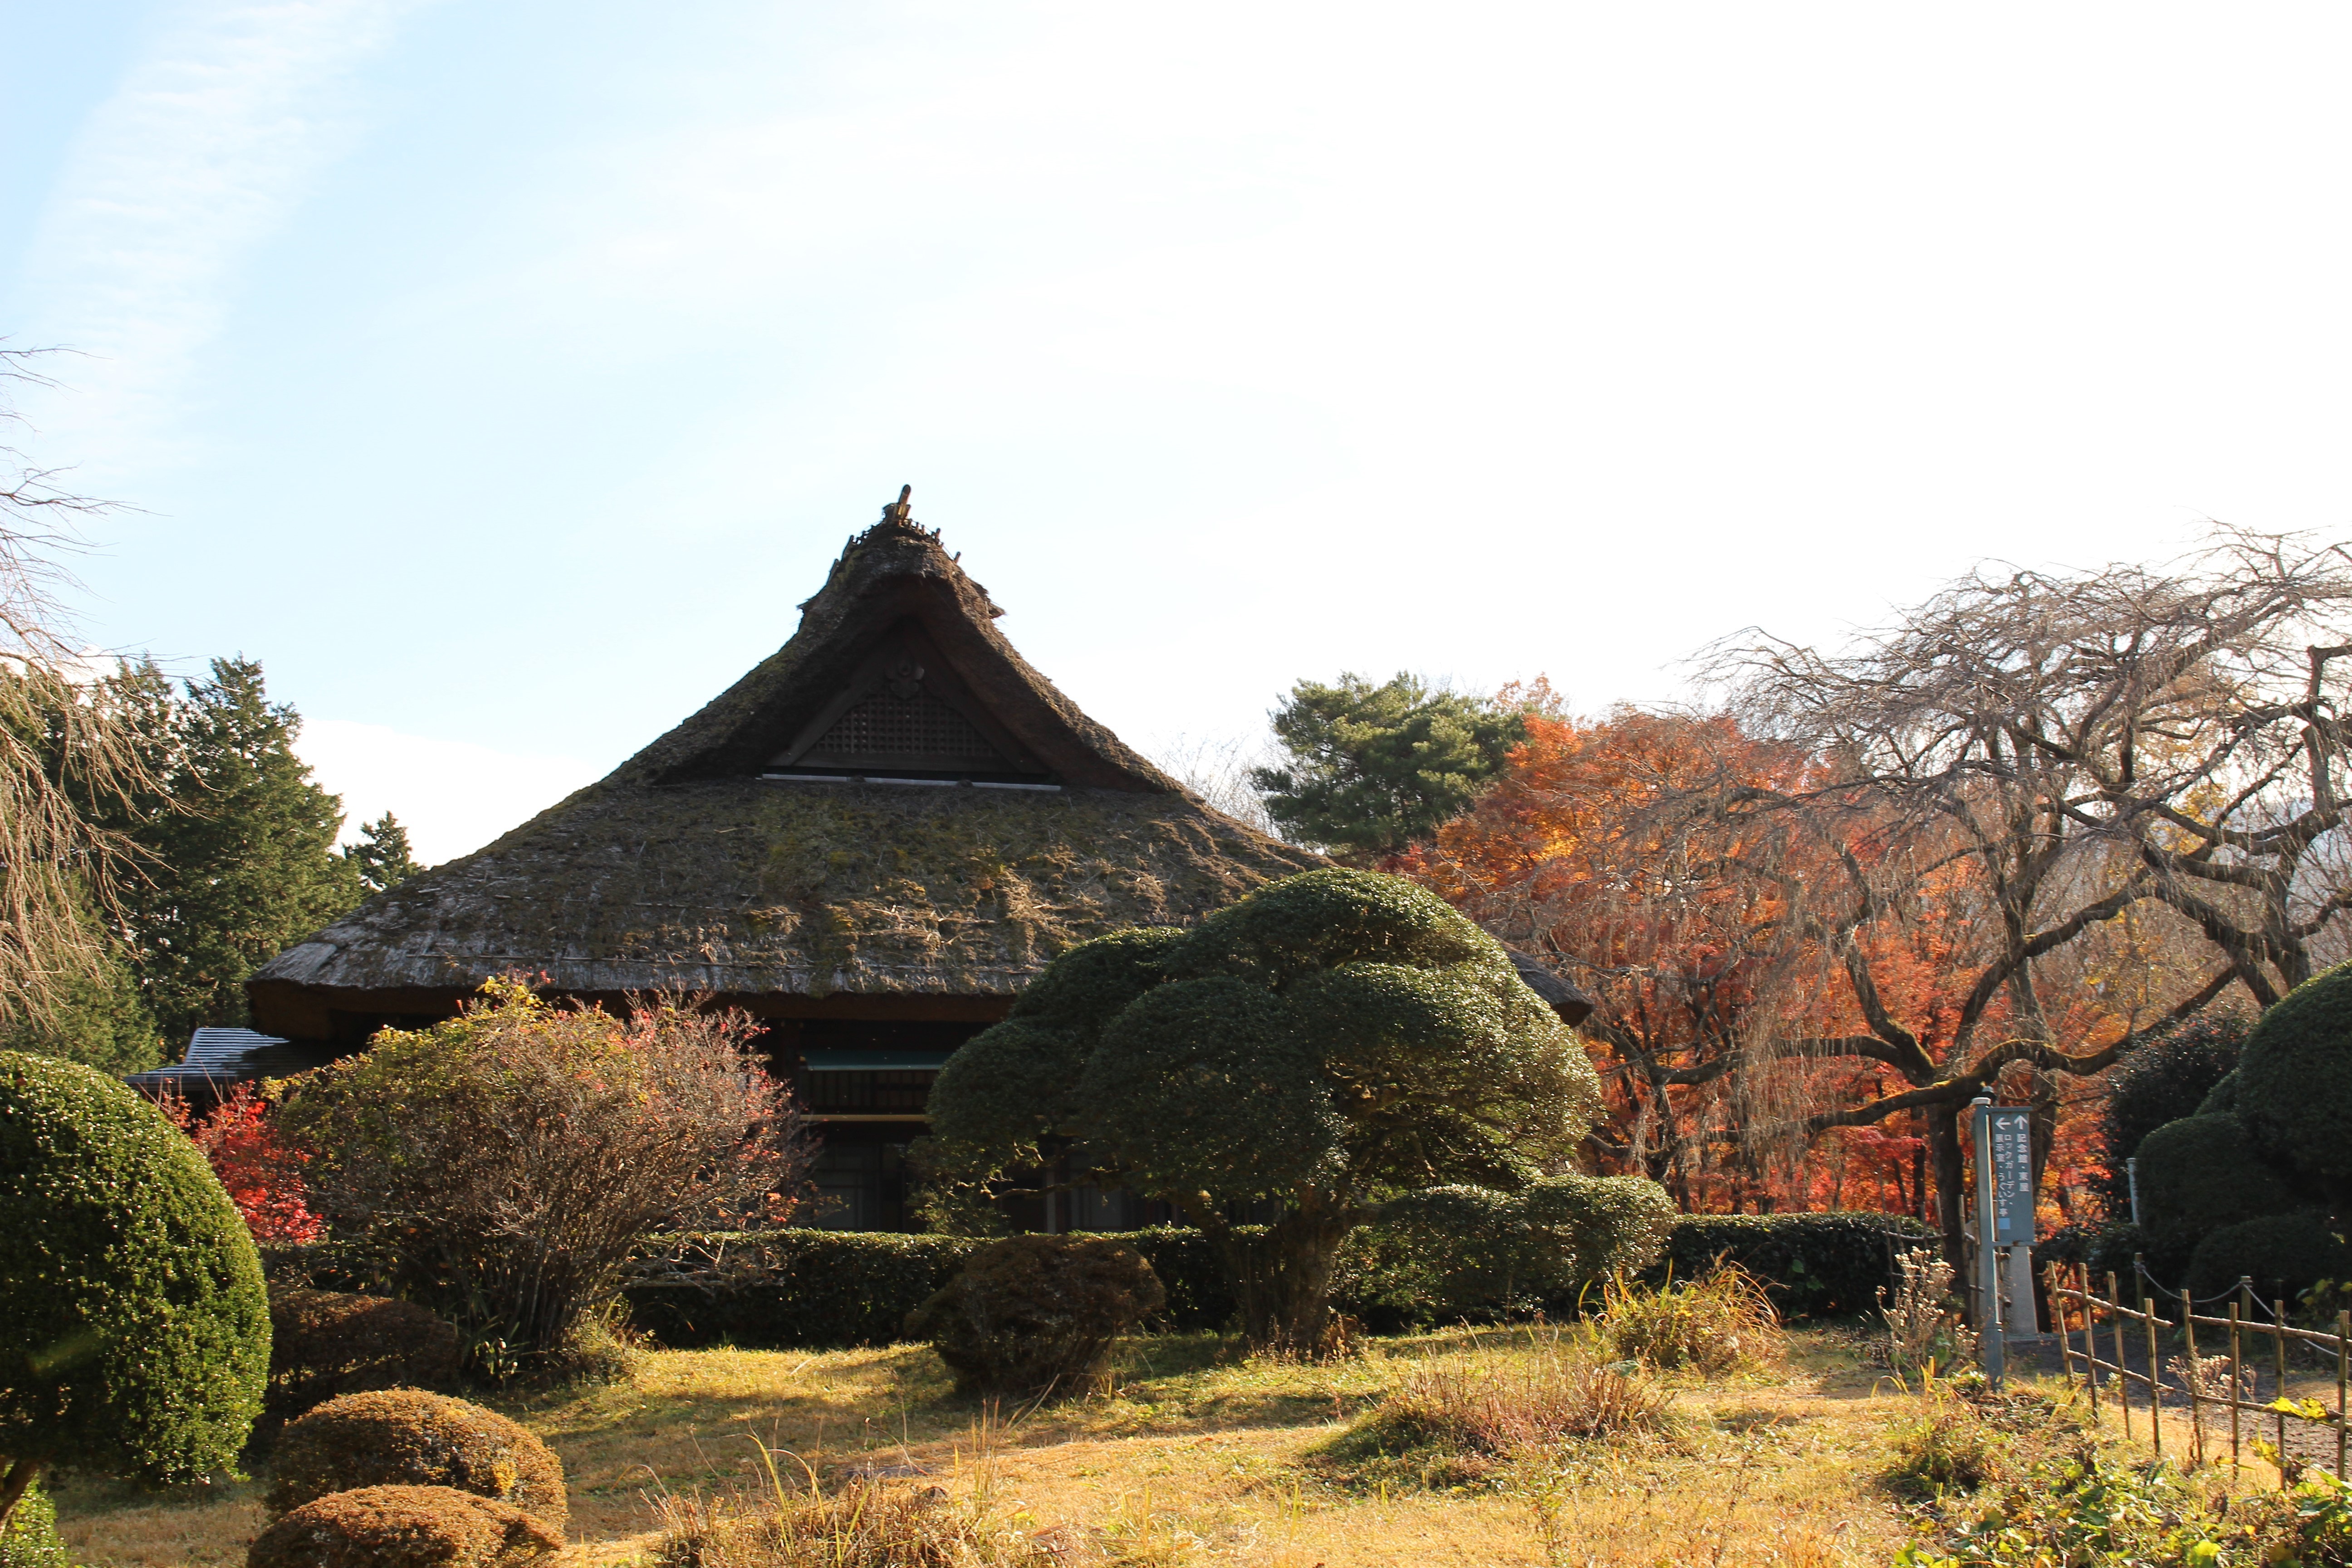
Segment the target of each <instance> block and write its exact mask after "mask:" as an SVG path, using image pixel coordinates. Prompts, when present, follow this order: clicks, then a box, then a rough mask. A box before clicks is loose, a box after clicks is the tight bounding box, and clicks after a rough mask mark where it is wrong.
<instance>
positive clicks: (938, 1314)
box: [907, 1236, 1167, 1398]
mask: <svg viewBox="0 0 2352 1568" xmlns="http://www.w3.org/2000/svg"><path fill="white" fill-rule="evenodd" d="M1165 1300H1167V1292H1166V1291H1165V1290H1163V1289H1161V1288H1160V1277H1159V1276H1158V1275H1157V1274H1155V1273H1153V1272H1152V1269H1151V1265H1150V1263H1148V1262H1146V1261H1145V1260H1144V1258H1143V1255H1142V1254H1141V1253H1139V1252H1138V1251H1136V1250H1135V1249H1134V1248H1133V1247H1127V1246H1124V1245H1122V1244H1120V1243H1119V1242H1117V1241H1114V1240H1112V1239H1110V1238H1109V1237H1099V1236H1013V1237H1005V1238H1004V1239H1003V1240H1002V1241H996V1242H992V1243H990V1244H989V1245H988V1246H986V1247H982V1248H981V1249H980V1250H979V1251H978V1252H976V1253H974V1254H972V1256H971V1259H970V1261H968V1262H967V1263H966V1264H965V1265H964V1267H963V1271H962V1272H961V1273H960V1274H958V1275H957V1276H956V1277H955V1278H954V1279H950V1281H948V1283H947V1286H946V1288H945V1289H942V1290H940V1292H939V1293H938V1294H937V1295H934V1296H933V1297H932V1298H931V1299H930V1300H928V1301H926V1302H924V1303H923V1304H922V1305H921V1306H919V1307H918V1308H916V1309H915V1310H914V1311H913V1312H911V1313H909V1314H908V1318H907V1331H908V1333H909V1334H911V1335H913V1336H914V1337H916V1338H917V1339H923V1340H929V1342H931V1347H932V1348H933V1349H934V1350H936V1351H938V1352H940V1360H941V1361H943V1362H945V1363H948V1369H949V1370H950V1372H952V1373H955V1379H956V1386H957V1387H958V1388H959V1389H961V1390H962V1391H964V1392H965V1393H969V1394H1012V1395H1014V1396H1016V1397H1023V1398H1026V1397H1031V1396H1053V1395H1060V1396H1064V1397H1066V1396H1068V1395H1071V1394H1079V1393H1083V1392H1084V1391H1085V1389H1086V1385H1087V1382H1088V1381H1089V1380H1090V1379H1091V1377H1092V1376H1093V1374H1094V1373H1096V1372H1097V1370H1098V1369H1099V1368H1100V1367H1101V1365H1102V1363H1103V1358H1104V1357H1105V1356H1106V1355H1107V1354H1108V1352H1109V1350H1110V1347H1111V1344H1112V1342H1114V1341H1116V1340H1117V1339H1118V1336H1119V1335H1120V1334H1122V1333H1125V1332H1126V1331H1128V1330H1129V1329H1131V1328H1133V1327H1135V1326H1136V1325H1137V1324H1138V1323H1140V1322H1141V1321H1143V1320H1144V1319H1145V1318H1147V1317H1149V1316H1150V1314H1151V1313H1153V1312H1155V1311H1158V1310H1160V1304H1161V1303H1162V1302H1164V1301H1165Z"/></svg>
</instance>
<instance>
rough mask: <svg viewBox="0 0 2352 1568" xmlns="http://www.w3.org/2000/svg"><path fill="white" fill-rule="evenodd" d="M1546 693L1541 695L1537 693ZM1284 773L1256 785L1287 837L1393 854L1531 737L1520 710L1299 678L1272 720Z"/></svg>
mask: <svg viewBox="0 0 2352 1568" xmlns="http://www.w3.org/2000/svg"><path fill="white" fill-rule="evenodd" d="M1539 694H1540V693H1538V695H1539ZM1273 720H1274V733H1275V739H1276V740H1277V741H1278V742H1281V745H1282V749H1283V752H1284V762H1283V765H1281V766H1278V767H1270V768H1257V769H1255V770H1253V771H1252V773H1251V775H1250V782H1251V784H1253V785H1255V787H1256V789H1257V790H1258V792H1259V793H1260V794H1261V795H1264V796H1265V809H1266V812H1267V814H1268V815H1269V816H1272V817H1273V818H1274V820H1275V821H1276V823H1277V824H1279V825H1280V826H1281V827H1282V829H1283V831H1284V832H1285V834H1286V835H1287V836H1289V837H1293V838H1296V839H1297V840H1299V841H1301V842H1304V843H1307V844H1313V845H1316V846H1318V847H1321V848H1323V849H1325V850H1327V851H1328V852H1329V853H1331V854H1333V855H1335V856H1337V857H1339V858H1341V859H1343V860H1354V861H1357V862H1366V861H1373V860H1378V859H1379V858H1381V856H1384V855H1393V854H1396V853H1397V852H1398V851H1400V850H1402V849H1403V848H1404V847H1406V846H1407V845H1409V844H1411V843H1412V842H1413V841H1414V840H1415V839H1419V838H1425V837H1428V836H1429V835H1430V834H1432V833H1434V832H1435V831H1437V825H1438V824H1439V823H1441V822H1444V821H1445V820H1446V819H1447V818H1448V817H1451V816H1454V815H1455V814H1456V813H1457V812H1459V811H1461V810H1462V809H1463V808H1464V807H1465V806H1466V805H1469V804H1470V802H1471V801H1472V800H1473V799H1475V798H1476V796H1477V794H1478V791H1479V790H1480V789H1481V788H1482V787H1484V786H1485V784H1486V783H1487V781H1488V780H1490V779H1492V778H1493V777H1494V776H1495V774H1496V772H1497V771H1498V770H1499V769H1500V768H1501V767H1502V765H1503V760H1504V758H1505V757H1506V756H1507V755H1508V754H1509V752H1510V749H1511V748H1512V747H1513V746H1515V745H1517V743H1518V742H1519V741H1520V740H1521V738H1522V737H1523V736H1524V735H1525V733H1526V718H1525V716H1524V713H1523V712H1522V711H1521V710H1519V709H1517V708H1514V707H1509V706H1507V705H1505V704H1503V703H1500V702H1496V701H1490V700H1486V699H1484V698H1478V697H1466V696H1464V695H1463V694H1461V693H1459V692H1455V691H1448V690H1445V689H1443V688H1442V687H1441V688H1435V689H1433V688H1432V687H1431V686H1430V685H1429V684H1428V683H1427V682H1426V681H1424V680H1423V679H1421V678H1420V677H1419V676H1417V675H1412V674H1400V675H1398V676H1397V678H1396V679H1393V680H1390V681H1387V682H1385V683H1383V684H1381V685H1379V686H1375V685H1373V684H1372V683H1371V682H1370V681H1369V680H1367V679H1364V678H1363V677H1362V676H1360V675H1353V674H1343V675H1341V676H1340V677H1339V684H1338V685H1337V686H1325V685H1323V684H1322V683H1321V682H1319V681H1313V680H1301V681H1299V682H1297V684H1296V685H1294V686H1293V687H1291V689H1290V691H1289V694H1288V695H1287V696H1286V697H1285V698H1284V699H1283V700H1282V702H1281V704H1280V705H1279V706H1278V707H1276V709H1275V710H1274V714H1273Z"/></svg>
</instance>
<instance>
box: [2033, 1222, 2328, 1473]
mask: <svg viewBox="0 0 2352 1568" xmlns="http://www.w3.org/2000/svg"><path fill="white" fill-rule="evenodd" d="M2043 1279H2044V1282H2045V1284H2046V1286H2047V1289H2048V1291H2049V1296H2050V1312H2051V1316H2052V1318H2053V1319H2054V1320H2055V1325H2054V1326H2055V1327H2056V1329H2057V1331H2058V1355H2059V1359H2060V1360H2061V1361H2062V1362H2063V1363H2064V1364H2065V1368H2066V1378H2067V1381H2068V1382H2069V1383H2070V1384H2071V1383H2073V1382H2074V1380H2075V1377H2076V1375H2077V1374H2076V1371H2075V1367H2076V1363H2078V1362H2079V1363H2081V1367H2082V1372H2081V1374H2080V1375H2081V1378H2082V1382H2083V1384H2084V1386H2085V1387H2086V1388H2087V1389H2088V1391H2089V1394H2090V1400H2091V1413H2092V1415H2097V1414H2098V1410H2099V1393H2100V1388H2099V1374H2100V1373H2110V1374H2112V1378H2113V1382H2112V1384H2110V1387H2111V1390H2112V1393H2113V1395H2114V1398H2115V1401H2116V1407H2117V1412H2118V1414H2120V1415H2122V1417H2123V1426H2124V1436H2125V1437H2126V1438H2127V1439H2128V1438H2129V1437H2130V1436H2131V1435H2132V1399H2131V1394H2132V1385H2133V1384H2138V1385H2139V1386H2140V1388H2141V1390H2142V1391H2143V1392H2144V1393H2145V1394H2147V1412H2146V1414H2147V1429H2148V1441H2149V1443H2150V1444H2151V1445H2152V1446H2153V1447H2154V1448H2155V1450H2156V1454H2157V1457H2158V1458H2163V1456H2164V1423H2163V1421H2162V1419H2161V1415H2162V1411H2163V1404H2164V1391H2165V1389H2166V1386H2167V1384H2166V1383H2165V1377H2164V1359H2163V1354H2162V1351H2161V1347H2160V1342H2159V1339H2158V1335H2159V1332H2160V1331H2162V1330H2164V1329H2168V1328H2170V1327H2172V1326H2173V1325H2172V1323H2171V1322H2170V1321H2168V1320H2167V1319H2166V1318H2165V1317H2164V1316H2163V1314H2162V1313H2160V1312H2158V1310H2157V1309H2156V1302H2155V1300H2152V1299H2151V1298H2150V1297H2149V1295H2148V1292H2147V1283H2146V1281H2145V1280H2143V1281H2141V1283H2140V1286H2139V1305H2138V1306H2137V1308H2134V1307H2129V1306H2126V1305H2125V1304H2124V1298H2123V1291H2122V1290H2121V1289H2119V1288H2118V1287H2117V1285H2116V1277H2115V1276H2114V1275H2113V1274H2110V1275H2108V1276H2107V1290H2106V1294H2105V1296H2101V1295H2099V1294H2098V1293H2097V1292H2096V1291H2095V1290H2094V1289H2092V1286H2091V1277H2090V1272H2089V1270H2088V1269H2086V1268H2083V1267H2081V1266H2080V1265H2077V1266H2075V1267H2074V1269H2072V1270H2071V1272H2070V1271H2069V1270H2067V1269H2065V1268H2063V1267H2062V1266H2061V1265H2058V1264H2055V1263H2053V1264H2051V1265H2050V1266H2049V1267H2048V1268H2047V1269H2045V1270H2044V1273H2043ZM2172 1304H2173V1303H2171V1302H2169V1301H2168V1302H2167V1305H2172ZM2178 1306H2179V1328H2180V1332H2181V1335H2182V1342H2183V1345H2184V1347H2185V1351H2186V1354H2185V1355H2184V1356H2181V1357H2176V1358H2174V1359H2175V1362H2176V1365H2177V1368H2178V1372H2179V1390H2178V1392H2179V1393H2181V1394H2186V1395H2187V1396H2188V1403H2189V1435H2190V1436H2189V1440H2190V1443H2191V1445H2192V1447H2191V1450H2190V1453H2189V1461H2190V1463H2192V1464H2201V1463H2203V1462H2204V1460H2205V1458H2206V1457H2207V1456H2208V1455H2209V1454H2210V1453H2212V1452H2214V1451H2215V1450H2216V1449H2217V1448H2218V1446H2219V1441H2220V1435H2219V1433H2218V1431H2217V1432H2216V1434H2215V1437H2214V1446H2213V1447H2208V1445H2207V1441H2206V1436H2205V1412H2206V1410H2207V1409H2208V1408H2209V1407H2212V1408H2214V1410H2215V1417H2214V1419H2215V1421H2216V1423H2217V1425H2218V1423H2219V1421H2220V1414H2219V1412H2220V1410H2221V1409H2227V1410H2228V1411H2229V1413H2230V1464H2231V1468H2236V1467H2237V1466H2238V1464H2239V1462H2240V1459H2239V1453H2240V1447H2241V1445H2242V1442H2244V1441H2245V1440H2246V1438H2245V1433H2244V1419H2245V1416H2246V1415H2247V1413H2249V1412H2251V1413H2252V1414H2253V1415H2255V1416H2256V1417H2257V1418H2262V1417H2267V1418H2268V1419H2269V1420H2270V1422H2271V1423H2272V1424H2273V1427H2274V1432H2275V1436H2274V1441H2275V1443H2276V1445H2277V1449H2276V1451H2277V1453H2278V1455H2279V1456H2280V1457H2281V1458H2284V1457H2285V1456H2286V1453H2287V1446H2286V1434H2287V1426H2286V1424H2287V1423H2288V1422H2289V1421H2301V1422H2305V1423H2308V1424H2310V1425H2312V1426H2332V1427H2334V1428H2335V1429H2336V1474H2337V1475H2338V1476H2342V1475H2343V1474H2344V1457H2345V1436H2346V1422H2345V1410H2346V1394H2347V1389H2352V1311H2344V1312H2338V1313H2336V1331H2335V1332H2334V1333H2332V1334H2323V1333H2318V1332H2315V1331H2313V1330H2310V1329H2298V1328H2295V1327H2294V1326H2293V1325H2291V1324H2290V1323H2288V1322H2287V1321H2286V1303H2285V1302H2284V1301H2273V1302H2272V1303H2271V1306H2270V1321H2267V1322H2265V1321H2263V1320H2262V1319H2260V1318H2259V1317H2257V1316H2256V1315H2255V1314H2256V1310H2257V1305H2256V1302H2255V1300H2254V1297H2253V1286H2252V1281H2251V1280H2245V1279H2241V1280H2240V1281H2239V1282H2238V1289H2237V1290H2236V1292H2235V1293H2234V1295H2233V1296H2232V1298H2231V1301H2230V1315H2229V1316H2228V1317H2226V1318H2216V1317H2209V1316H2205V1315H2203V1314H2201V1313H2200V1312H2198V1311H2197V1310H2196V1306H2195V1303H2193V1302H2192V1301H2190V1300H2189V1292H2188V1291H2186V1290H2182V1291H2180V1292H2179V1300H2178ZM2126 1323H2130V1324H2134V1325H2136V1326H2137V1331H2138V1332H2139V1333H2142V1334H2145V1335H2146V1337H2147V1371H2145V1372H2141V1371H2138V1370H2136V1369H2135V1368H2134V1367H2133V1366H2132V1365H2131V1358H2130V1356H2129V1355H2128V1354H2126V1351H2125V1343H2126V1332H2127V1331H2126V1328H2125V1326H2124V1325H2125V1324H2126ZM2102 1324H2104V1325H2105V1327H2107V1328H2109V1329H2112V1330H2113V1331H2114V1344H2115V1359H2114V1360H2113V1361H2103V1360H2101V1359H2100V1357H2099V1337H2100V1331H2101V1327H2102ZM2200 1327H2203V1328H2209V1329H2218V1330H2221V1331H2223V1332H2225V1333H2226V1334H2227V1335H2228V1336H2229V1337H2228V1339H2227V1340H2226V1341H2225V1342H2224V1343H2225V1344H2226V1347H2227V1349H2226V1356H2224V1355H2215V1356H2211V1357H2202V1358H2200V1356H2199V1355H2198V1353H2197V1331H2198V1329H2199V1328H2200ZM2078 1330H2079V1331H2080V1333H2081V1334H2082V1337H2083V1345H2082V1349H2081V1350H2080V1351H2077V1350H2076V1349H2075V1348H2074V1335H2075V1333H2076V1332H2077V1331H2078ZM2263 1335H2267V1336H2268V1337H2269V1339H2270V1341H2271V1356H2270V1359H2271V1361H2272V1363H2273V1366H2274V1369H2275V1376H2276V1378H2277V1381H2278V1394H2279V1396H2278V1398H2276V1399H2275V1400H2273V1401H2272V1402H2271V1403H2270V1404H2267V1405H2264V1404H2261V1403H2259V1402H2257V1401H2254V1400H2251V1399H2249V1398H2247V1397H2246V1395H2247V1394H2248V1392H2249V1391H2250V1390H2251V1389H2252V1386H2253V1384H2254V1377H2255V1374H2254V1369H2253V1363H2252V1359H2251V1358H2250V1357H2249V1356H2248V1355H2247V1353H2246V1352H2247V1349H2248V1345H2247V1342H2248V1341H2249V1340H2250V1339H2252V1338H2254V1337H2257V1336H2263ZM2290 1343H2302V1344H2306V1345H2310V1346H2312V1347H2313V1348H2314V1349H2315V1350H2317V1351H2320V1352H2333V1353H2334V1355H2335V1358H2336V1408H2335V1409H2333V1410H2329V1409H2327V1408H2326V1406H2325V1405H2321V1404H2320V1403H2319V1402H2318V1401H2315V1400H2312V1401H2304V1400H2295V1399H2291V1398H2289V1397H2288V1396H2287V1392H2286V1379H2287V1364H2286V1352H2287V1346H2288V1345H2289V1344H2290ZM2216 1363H2222V1364H2221V1366H2220V1368H2219V1371H2220V1373H2221V1376H2220V1377H2217V1376H2216V1375H2215V1366H2216ZM2217 1383H2218V1384H2219V1389H2218V1390H2217V1389H2216V1387H2215V1384H2217ZM2256 1430H2257V1431H2259V1430H2260V1426H2259V1424H2258V1425H2257V1426H2256Z"/></svg>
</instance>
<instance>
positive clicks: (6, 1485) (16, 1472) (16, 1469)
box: [0, 1459, 41, 1531]
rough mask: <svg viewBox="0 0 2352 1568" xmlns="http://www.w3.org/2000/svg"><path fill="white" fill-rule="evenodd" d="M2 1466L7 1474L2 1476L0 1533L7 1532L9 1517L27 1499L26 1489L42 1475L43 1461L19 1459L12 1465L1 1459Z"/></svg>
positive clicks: (0, 1479) (0, 1487) (0, 1464)
mask: <svg viewBox="0 0 2352 1568" xmlns="http://www.w3.org/2000/svg"><path fill="white" fill-rule="evenodd" d="M0 1466H5V1474H0V1531H5V1530H6V1529H7V1528H8V1519H9V1516H10V1515H12V1514H14V1513H15V1512H16V1505H17V1504H18V1503H19V1502H22V1501H23V1500H24V1499H25V1491H26V1489H27V1488H29V1487H30V1486H31V1485H32V1484H33V1478H34V1477H35V1476H37V1475H38V1474H40V1471H41V1461H40V1460H38V1459H19V1460H17V1461H16V1463H15V1464H13V1465H10V1464H8V1463H7V1461H6V1460H5V1459H0Z"/></svg>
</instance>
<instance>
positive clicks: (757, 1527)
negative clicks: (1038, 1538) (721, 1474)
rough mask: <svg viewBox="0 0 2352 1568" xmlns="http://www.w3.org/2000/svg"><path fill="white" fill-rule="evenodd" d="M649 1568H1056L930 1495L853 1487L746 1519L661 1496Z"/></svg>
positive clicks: (1029, 1545)
mask: <svg viewBox="0 0 2352 1568" xmlns="http://www.w3.org/2000/svg"><path fill="white" fill-rule="evenodd" d="M660 1506H661V1515H662V1534H661V1537H660V1539H659V1540H658V1541H657V1542H656V1543H655V1546H654V1550H653V1553H652V1557H651V1561H652V1562H653V1563H654V1564H655V1568H1060V1564H1061V1563H1062V1561H1063V1559H1062V1557H1061V1555H1060V1554H1059V1553H1057V1552H1055V1551H1053V1550H1052V1549H1051V1548H1050V1547H1048V1546H1047V1545H1045V1544H1044V1543H1042V1542H1035V1541H1033V1540H1030V1539H1029V1538H1027V1537H1025V1536H1024V1535H1021V1534H1020V1533H1018V1532H1017V1531H1009V1530H1005V1529H1003V1528H1001V1527H998V1526H994V1525H992V1524H991V1523H989V1522H988V1521H986V1520H985V1519H983V1518H982V1517H981V1515H980V1512H979V1510H976V1509H974V1508H972V1507H970V1506H968V1505H961V1504H958V1503H957V1502H955V1501H953V1500H951V1499H950V1497H949V1496H948V1494H947V1493H946V1492H945V1491H944V1490H942V1489H940V1488H938V1487H923V1488H920V1489H913V1488H907V1487H887V1486H885V1485H883V1484H881V1483H879V1482H875V1481H859V1482H856V1483H853V1484H852V1485H851V1486H849V1487H848V1488H846V1489H844V1490H842V1491H839V1492H836V1493H835V1494H833V1495H832V1496H829V1497H828V1496H824V1495H823V1494H812V1495H809V1496H805V1497H783V1498H779V1499H777V1500H775V1503H774V1505H773V1506H771V1507H763V1508H761V1509H759V1510H756V1511H750V1510H736V1509H734V1508H732V1507H730V1505H728V1504H727V1503H725V1502H723V1501H718V1500H710V1499H704V1498H686V1497H671V1498H667V1499H665V1500H663V1501H662V1503H661V1505H660Z"/></svg>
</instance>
